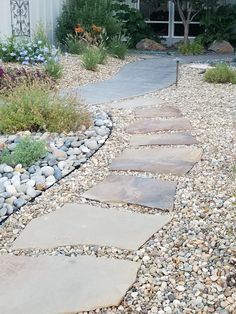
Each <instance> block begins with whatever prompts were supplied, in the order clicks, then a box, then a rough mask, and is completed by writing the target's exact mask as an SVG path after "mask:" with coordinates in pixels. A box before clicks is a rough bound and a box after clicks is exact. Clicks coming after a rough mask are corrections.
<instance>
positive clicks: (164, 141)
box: [130, 132, 197, 146]
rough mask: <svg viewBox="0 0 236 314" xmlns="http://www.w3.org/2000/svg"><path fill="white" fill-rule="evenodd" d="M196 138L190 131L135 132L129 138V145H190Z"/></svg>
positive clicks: (195, 141)
mask: <svg viewBox="0 0 236 314" xmlns="http://www.w3.org/2000/svg"><path fill="white" fill-rule="evenodd" d="M192 144H197V140H196V139H195V138H194V137H193V136H192V135H191V134H190V133H181V132H178V133H163V134H150V135H142V134H136V135H133V136H132V137H131V138H130V145H131V146H152V145H192Z"/></svg>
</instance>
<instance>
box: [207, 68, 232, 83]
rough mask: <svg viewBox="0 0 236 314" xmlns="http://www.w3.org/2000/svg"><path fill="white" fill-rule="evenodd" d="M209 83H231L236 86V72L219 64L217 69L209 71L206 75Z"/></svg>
mask: <svg viewBox="0 0 236 314" xmlns="http://www.w3.org/2000/svg"><path fill="white" fill-rule="evenodd" d="M205 80H206V81H207V82H208V83H231V84H236V70H233V69H231V68H230V67H229V66H227V65H226V64H218V65H217V66H216V67H215V68H212V69H208V70H207V71H206V73H205Z"/></svg>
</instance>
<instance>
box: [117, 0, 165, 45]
mask: <svg viewBox="0 0 236 314" xmlns="http://www.w3.org/2000/svg"><path fill="white" fill-rule="evenodd" d="M114 11H115V16H116V17H117V18H118V19H119V20H120V22H121V23H122V31H123V33H124V34H125V35H126V36H128V38H129V42H128V44H129V47H131V48H133V47H135V46H136V44H137V43H138V42H139V41H140V40H141V39H144V38H150V39H153V40H155V41H157V42H160V38H159V36H158V35H157V34H156V33H155V32H154V30H153V29H152V27H151V26H150V25H149V24H148V23H146V22H145V20H144V17H143V15H142V13H141V12H140V11H139V10H137V9H134V8H130V6H129V5H127V4H126V3H125V0H118V1H116V2H115V3H114Z"/></svg>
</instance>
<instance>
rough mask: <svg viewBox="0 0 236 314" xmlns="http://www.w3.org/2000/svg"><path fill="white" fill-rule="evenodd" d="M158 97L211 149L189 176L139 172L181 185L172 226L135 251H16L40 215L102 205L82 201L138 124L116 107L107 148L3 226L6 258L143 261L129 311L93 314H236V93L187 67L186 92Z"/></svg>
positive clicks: (182, 85)
mask: <svg viewBox="0 0 236 314" xmlns="http://www.w3.org/2000/svg"><path fill="white" fill-rule="evenodd" d="M153 97H157V103H158V104H160V106H163V105H164V104H167V105H172V106H175V107H178V108H179V109H180V110H181V111H182V113H183V114H184V115H185V116H186V117H187V118H189V119H190V121H191V123H192V126H193V130H192V134H193V135H194V136H196V138H197V140H198V142H199V143H198V144H197V145H196V147H202V148H203V150H204V153H203V157H202V161H200V162H198V163H197V164H196V165H195V166H194V168H193V169H192V170H191V172H190V173H188V174H187V175H185V176H183V177H178V178H177V177H176V176H173V175H154V174H153V173H142V174H140V173H137V172H132V174H133V175H137V176H147V177H154V178H160V179H168V180H177V181H178V188H177V195H176V199H175V210H174V211H173V212H172V215H173V219H172V222H171V223H170V224H168V225H167V226H165V227H164V228H163V229H162V230H160V231H159V232H157V233H156V234H155V235H154V236H153V237H152V238H151V239H150V240H149V241H148V242H147V243H146V244H145V245H144V246H143V247H142V248H141V249H139V250H137V251H134V252H133V251H125V250H119V249H117V248H108V247H98V246H95V245H94V246H66V247H59V248H56V249H52V250H15V251H13V250H12V249H11V244H12V243H13V241H14V239H15V238H16V237H17V235H18V234H19V233H20V232H21V230H23V229H24V227H25V226H26V225H27V224H28V223H29V221H30V220H31V219H33V218H34V217H37V216H39V215H42V214H44V213H49V212H51V211H53V210H56V209H57V208H58V207H61V206H62V205H63V204H64V203H66V202H82V203H86V202H87V203H90V204H93V205H98V206H99V205H100V204H98V203H96V202H93V201H91V202H88V201H86V200H85V199H83V198H82V197H81V195H82V194H83V192H84V191H86V190H87V189H89V188H90V187H92V186H94V185H95V184H96V183H97V182H100V181H101V180H102V179H104V178H105V176H107V175H108V174H109V170H108V167H109V163H110V162H111V160H112V159H114V158H115V157H116V156H118V155H119V154H120V153H121V151H123V149H124V148H126V147H128V146H129V135H128V134H126V133H125V131H124V129H125V128H126V127H127V126H128V125H129V124H130V123H132V122H133V121H134V120H135V118H134V113H133V111H131V110H116V109H109V110H110V111H111V113H112V116H113V123H114V124H113V127H114V129H113V132H112V135H111V137H110V138H109V139H108V141H107V142H106V145H104V146H103V147H102V148H101V149H100V150H99V151H98V152H97V153H96V154H95V155H94V156H93V157H92V158H91V159H90V160H89V161H88V162H87V163H85V164H84V165H83V166H82V167H81V168H80V169H78V170H76V171H74V172H73V173H72V174H71V175H69V176H68V177H66V178H64V179H62V180H61V181H60V182H59V183H58V184H55V185H54V186H53V187H52V188H50V189H49V190H47V191H45V192H44V193H43V194H42V195H41V196H39V197H38V198H37V199H36V200H35V201H34V202H33V203H32V204H28V205H26V206H24V207H23V208H22V209H21V210H20V211H19V212H17V213H15V214H13V215H12V216H11V217H10V218H9V219H8V220H7V222H6V223H5V224H4V225H3V226H1V229H0V254H4V253H12V254H16V255H30V256H39V255H41V254H48V255H66V256H78V255H95V256H99V257H101V256H106V257H111V258H117V259H120V258H125V259H128V260H134V261H142V266H141V268H140V270H139V273H138V277H137V280H136V282H135V284H134V285H133V286H132V287H131V289H130V290H129V291H128V293H127V294H126V296H125V298H124V300H123V301H122V303H121V305H120V306H119V307H118V308H106V309H101V310H96V311H91V312H89V313H91V314H92V313H107V314H108V313H109V314H111V313H117V314H118V313H119V314H122V313H142V314H152V313H158V314H165V313H176V314H182V313H184V314H185V313H186V314H187V313H198V314H200V313H201V314H203V313H216V314H227V313H235V312H236V306H235V305H236V284H235V276H236V275H235V261H236V256H235V255H236V245H235V222H236V221H235V220H236V212H235V206H234V205H233V202H235V201H236V199H235V197H234V196H233V195H234V194H235V191H236V184H235V174H234V172H233V167H234V165H235V159H234V158H235V155H234V149H235V138H234V136H235V134H234V120H235V99H236V88H235V86H233V85H210V84H207V83H205V82H204V81H203V75H202V74H201V71H199V70H196V69H191V68H189V67H187V66H184V67H181V78H180V82H179V86H178V88H177V89H176V87H175V86H172V87H170V88H168V89H165V90H162V91H159V92H158V93H157V94H156V95H153ZM134 102H135V99H134ZM109 108H110V107H109ZM103 109H106V107H105V106H104V108H103ZM117 173H119V174H128V172H117ZM104 206H106V207H109V205H106V204H105V205H104ZM117 206H120V207H124V208H126V209H127V210H130V211H135V212H143V213H146V212H148V213H150V214H154V213H157V212H160V211H158V210H156V209H152V210H150V209H149V210H148V209H147V208H144V207H140V206H135V205H129V206H124V205H119V204H118V205H117Z"/></svg>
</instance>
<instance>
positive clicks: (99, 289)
mask: <svg viewBox="0 0 236 314" xmlns="http://www.w3.org/2000/svg"><path fill="white" fill-rule="evenodd" d="M0 265H1V273H0V278H1V280H0V309H1V313H4V314H19V313H22V314H23V313H24V314H59V313H78V312H83V311H90V310H95V309H97V308H103V307H108V306H113V305H114V306H118V305H119V304H120V302H121V300H122V298H123V297H124V295H125V293H126V291H127V290H128V289H129V288H130V287H131V285H132V284H133V283H134V281H135V278H136V275H137V271H138V268H139V267H140V264H139V263H135V262H130V261H124V260H115V259H107V258H96V257H93V256H80V257H64V256H63V257H62V256H60V257H58V256H39V257H37V258H34V257H26V256H13V255H3V256H0Z"/></svg>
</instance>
